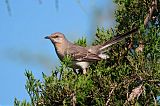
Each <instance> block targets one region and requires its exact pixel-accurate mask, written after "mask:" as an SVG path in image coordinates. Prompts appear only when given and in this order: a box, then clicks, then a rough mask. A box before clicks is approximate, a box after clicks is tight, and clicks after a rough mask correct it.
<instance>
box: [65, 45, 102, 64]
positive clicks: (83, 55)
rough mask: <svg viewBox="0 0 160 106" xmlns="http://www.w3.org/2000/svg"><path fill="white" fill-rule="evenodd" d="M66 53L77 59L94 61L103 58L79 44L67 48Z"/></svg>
mask: <svg viewBox="0 0 160 106" xmlns="http://www.w3.org/2000/svg"><path fill="white" fill-rule="evenodd" d="M65 54H67V55H70V56H71V58H72V59H73V60H75V61H88V62H94V61H98V60H101V58H100V57H99V56H98V55H97V54H94V53H91V52H89V51H88V50H87V49H86V48H85V47H81V46H78V45H71V46H70V47H69V48H68V49H67V50H66V53H65Z"/></svg>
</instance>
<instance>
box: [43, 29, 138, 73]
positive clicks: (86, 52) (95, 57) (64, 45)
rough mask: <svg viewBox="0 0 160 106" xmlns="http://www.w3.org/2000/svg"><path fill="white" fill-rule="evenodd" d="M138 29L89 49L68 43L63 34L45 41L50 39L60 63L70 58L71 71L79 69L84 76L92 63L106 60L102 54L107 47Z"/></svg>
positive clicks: (58, 33) (55, 35) (48, 37)
mask: <svg viewBox="0 0 160 106" xmlns="http://www.w3.org/2000/svg"><path fill="white" fill-rule="evenodd" d="M137 30H138V28H135V29H132V30H131V31H129V32H127V33H125V34H122V35H119V36H116V37H114V38H113V39H111V40H109V41H106V42H105V43H104V44H101V45H95V46H90V47H82V46H79V45H75V44H73V43H71V42H70V41H68V40H67V39H66V38H65V36H64V34H62V33H60V32H56V33H53V34H51V35H50V36H46V37H45V39H50V41H51V42H52V43H53V45H54V47H55V51H56V53H57V55H58V57H59V59H60V60H61V61H63V58H64V57H65V56H66V55H69V56H71V59H72V63H73V65H72V67H73V69H81V70H82V73H83V74H86V71H87V68H88V67H89V65H90V64H91V63H93V62H96V61H99V60H102V59H107V58H108V56H107V55H106V54H104V50H105V49H106V48H108V47H109V46H111V45H113V44H115V43H117V42H119V41H121V40H122V39H124V38H125V37H127V36H129V34H131V33H133V32H136V31H137Z"/></svg>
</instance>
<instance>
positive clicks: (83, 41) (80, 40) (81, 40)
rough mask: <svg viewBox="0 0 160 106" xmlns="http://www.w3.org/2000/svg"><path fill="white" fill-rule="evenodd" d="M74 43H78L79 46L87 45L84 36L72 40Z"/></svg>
mask: <svg viewBox="0 0 160 106" xmlns="http://www.w3.org/2000/svg"><path fill="white" fill-rule="evenodd" d="M74 43H75V44H77V45H80V46H83V47H86V46H87V45H86V44H87V41H86V38H83V37H82V38H81V39H79V40H78V41H76V42H74Z"/></svg>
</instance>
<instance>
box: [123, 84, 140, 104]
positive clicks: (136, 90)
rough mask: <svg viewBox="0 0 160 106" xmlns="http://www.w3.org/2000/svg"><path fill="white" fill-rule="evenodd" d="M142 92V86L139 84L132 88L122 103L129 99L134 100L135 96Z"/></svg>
mask: <svg viewBox="0 0 160 106" xmlns="http://www.w3.org/2000/svg"><path fill="white" fill-rule="evenodd" d="M142 92H143V86H142V84H141V85H139V86H138V87H136V88H134V89H133V90H132V92H131V94H130V95H129V98H128V99H127V100H126V102H125V103H124V105H126V104H127V103H128V102H129V101H131V100H134V99H135V98H136V97H137V98H138V97H139V96H140V95H141V94H142Z"/></svg>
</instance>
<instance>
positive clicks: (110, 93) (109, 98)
mask: <svg viewBox="0 0 160 106" xmlns="http://www.w3.org/2000/svg"><path fill="white" fill-rule="evenodd" d="M116 87H117V85H115V86H114V87H113V88H112V90H111V91H110V92H109V97H108V100H107V102H106V106H108V104H109V102H110V100H111V95H112V93H113V92H114V90H115V88H116Z"/></svg>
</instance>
